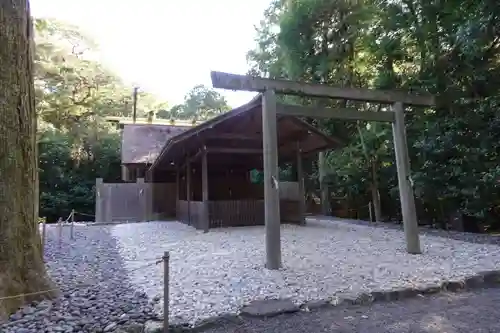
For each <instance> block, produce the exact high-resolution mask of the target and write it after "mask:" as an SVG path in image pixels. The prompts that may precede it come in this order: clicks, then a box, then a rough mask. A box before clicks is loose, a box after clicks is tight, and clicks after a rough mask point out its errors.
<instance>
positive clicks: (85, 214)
mask: <svg viewBox="0 0 500 333" xmlns="http://www.w3.org/2000/svg"><path fill="white" fill-rule="evenodd" d="M75 213H77V214H78V215H83V216H91V217H95V215H92V214H87V213H81V212H77V211H75Z"/></svg>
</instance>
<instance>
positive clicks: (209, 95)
mask: <svg viewBox="0 0 500 333" xmlns="http://www.w3.org/2000/svg"><path fill="white" fill-rule="evenodd" d="M35 28H36V55H35V86H36V98H37V100H36V101H37V104H36V105H37V112H38V116H39V124H38V125H39V126H38V142H39V145H38V146H39V176H40V177H39V178H40V216H42V217H46V218H47V221H48V222H53V221H56V220H57V219H58V218H59V217H66V216H68V215H69V213H70V212H71V210H72V209H75V210H76V211H77V212H78V213H84V214H89V216H84V215H81V214H80V215H79V214H78V213H77V215H76V218H77V219H90V220H91V219H92V216H91V215H93V214H94V206H95V179H96V178H103V179H104V180H105V181H118V180H119V179H120V174H121V169H120V162H121V160H120V159H121V156H120V144H121V142H120V133H119V132H117V130H116V129H113V128H112V127H110V126H109V125H108V124H106V123H105V122H104V119H103V117H105V116H122V117H130V116H131V115H132V108H133V102H132V92H133V88H132V87H130V86H127V85H125V84H124V83H123V82H122V81H121V80H120V79H119V78H118V77H117V76H116V75H115V74H114V73H112V72H111V71H110V70H109V69H107V68H106V67H105V66H103V65H102V64H101V63H100V62H99V61H97V60H96V55H97V51H98V50H97V45H96V44H95V43H94V42H93V41H92V40H91V39H90V38H88V37H87V36H85V35H84V34H83V33H82V32H81V31H80V30H79V29H78V27H75V26H71V25H68V24H65V23H62V22H59V21H55V20H36V22H35ZM137 100H138V103H137V111H138V112H137V116H138V117H152V116H153V115H156V116H157V117H159V118H166V119H192V120H193V121H196V120H204V119H208V118H210V117H213V116H215V115H217V114H218V113H221V112H225V111H228V110H229V109H230V107H229V106H228V105H227V102H226V100H225V99H224V97H223V96H221V95H220V94H218V93H217V92H215V91H214V90H213V89H210V88H207V87H205V86H203V85H197V86H195V87H194V88H193V89H192V90H191V91H190V92H189V93H188V94H187V95H186V97H185V101H184V103H183V104H182V105H176V106H173V107H172V108H169V106H168V104H167V103H165V102H160V101H158V100H157V99H156V98H155V97H154V96H152V95H151V94H148V93H146V92H142V91H140V90H139V93H138V99H137Z"/></svg>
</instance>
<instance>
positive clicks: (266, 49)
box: [248, 0, 500, 227]
mask: <svg viewBox="0 0 500 333" xmlns="http://www.w3.org/2000/svg"><path fill="white" fill-rule="evenodd" d="M499 18H500V7H499V6H495V5H493V3H492V2H491V1H488V0H475V1H467V2H465V3H464V2H458V1H454V0H445V1H439V2H435V1H427V0H418V1H409V0H403V1H400V2H394V1H388V0H361V1H348V0H292V1H280V0H275V1H273V3H272V4H271V5H270V7H269V9H268V10H267V11H266V12H265V14H264V19H263V21H262V22H261V26H260V27H259V29H258V35H257V39H256V47H255V49H254V50H252V51H250V52H249V53H248V60H249V62H250V65H251V68H250V72H251V73H252V74H258V75H264V76H269V77H281V78H289V79H299V80H303V81H309V82H322V83H327V84H331V85H334V86H351V87H352V86H354V87H369V88H383V89H404V90H409V91H420V90H421V91H428V92H431V93H433V94H435V95H436V96H437V99H438V106H437V107H436V108H435V109H432V110H422V109H417V108H412V109H410V108H409V109H408V110H407V111H408V113H407V134H408V143H409V147H410V159H411V163H412V175H411V177H412V180H413V181H414V188H415V195H416V199H417V207H418V210H419V217H420V218H421V219H422V220H425V221H428V222H442V221H444V220H447V219H448V217H449V216H450V215H451V214H453V213H455V212H457V211H458V212H462V213H464V214H466V215H470V216H475V217H479V218H480V221H482V222H484V223H486V224H493V226H495V225H494V224H495V223H496V227H498V226H499V223H498V222H497V221H498V218H499V215H498V213H499V204H500V192H499V191H498V187H499V184H500V182H499V179H500V178H499V167H498V165H500V163H499V162H500V159H499V156H498V152H499V151H500V149H499V148H500V140H499V135H500V134H498V133H500V121H499V112H498V110H499V103H500V95H499V91H500V80H499V79H498V78H499V77H500V76H499V74H500V57H499V54H500V53H499V51H500V37H499V35H498V31H499V28H500V19H499ZM302 102H303V103H308V104H309V103H313V104H317V105H323V106H345V104H346V103H343V102H339V101H330V100H326V101H325V100H319V99H317V100H312V99H307V100H306V99H302ZM348 104H350V106H351V107H355V108H358V109H360V110H372V111H384V110H383V108H384V107H382V106H379V105H375V104H368V103H363V104H362V103H354V102H349V103H348ZM314 123H315V124H316V125H317V126H318V127H320V128H322V129H323V130H325V131H326V132H327V133H330V134H332V135H337V136H340V137H341V138H343V139H344V140H347V142H348V144H347V146H346V147H344V148H343V149H340V150H337V151H333V152H330V153H329V154H328V163H327V164H328V167H329V170H328V181H329V182H330V183H331V184H332V187H333V188H334V192H335V193H333V194H334V195H335V196H339V197H344V196H345V197H347V198H348V201H349V205H351V206H356V205H358V204H359V203H360V202H364V203H365V204H366V203H367V202H368V201H369V200H371V199H370V187H371V186H376V187H377V189H378V190H379V192H380V196H381V200H382V208H383V213H384V215H385V216H386V217H387V218H390V217H398V215H399V207H397V205H396V203H398V201H399V199H398V188H397V177H396V167H395V162H394V155H393V146H392V133H391V129H390V127H388V126H385V125H381V124H379V125H376V126H374V124H370V125H371V126H367V124H365V123H359V124H354V123H347V122H342V121H314ZM316 176H317V175H316V174H315V172H314V171H313V173H312V174H310V177H312V178H314V177H316Z"/></svg>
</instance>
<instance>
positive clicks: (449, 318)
mask: <svg viewBox="0 0 500 333" xmlns="http://www.w3.org/2000/svg"><path fill="white" fill-rule="evenodd" d="M499 303H500V289H483V290H477V291H474V292H467V293H459V294H441V295H438V296H434V297H425V298H416V299H409V300H404V301H399V302H393V303H374V304H372V305H371V306H366V307H363V306H352V307H347V308H329V309H322V310H318V311H313V312H309V313H307V312H297V313H294V314H289V315H281V316H277V317H273V318H269V319H244V320H243V322H242V323H240V324H231V323H226V324H224V325H222V326H219V327H216V328H213V329H209V330H205V331H204V333H264V332H280V333H351V332H352V333H354V332H356V333H410V332H411V333H438V332H439V333H490V332H491V333H496V332H500V321H499V320H498V304H499Z"/></svg>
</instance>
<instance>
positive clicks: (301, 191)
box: [297, 142, 306, 225]
mask: <svg viewBox="0 0 500 333" xmlns="http://www.w3.org/2000/svg"><path fill="white" fill-rule="evenodd" d="M297 182H298V184H299V214H300V224H302V225H305V224H306V203H305V194H304V192H305V191H304V168H303V165H302V150H301V149H300V143H299V142H297Z"/></svg>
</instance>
